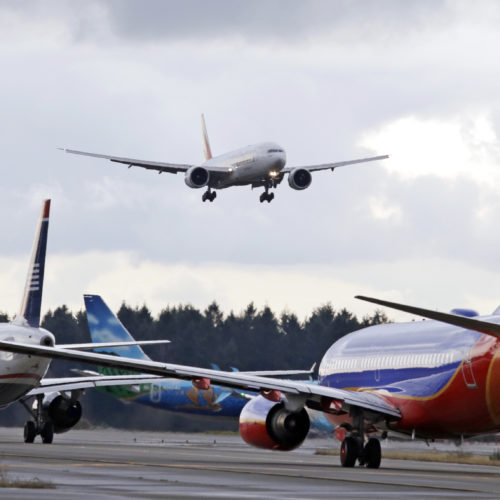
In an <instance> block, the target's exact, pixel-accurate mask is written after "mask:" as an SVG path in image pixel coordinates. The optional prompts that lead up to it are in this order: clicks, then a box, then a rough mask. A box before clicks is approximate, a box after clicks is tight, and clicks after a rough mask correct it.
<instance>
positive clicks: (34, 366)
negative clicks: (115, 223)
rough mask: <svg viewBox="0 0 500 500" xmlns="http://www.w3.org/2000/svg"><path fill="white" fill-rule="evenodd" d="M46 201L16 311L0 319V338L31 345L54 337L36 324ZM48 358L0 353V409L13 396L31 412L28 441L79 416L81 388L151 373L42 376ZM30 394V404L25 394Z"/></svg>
mask: <svg viewBox="0 0 500 500" xmlns="http://www.w3.org/2000/svg"><path fill="white" fill-rule="evenodd" d="M49 212H50V200H46V201H45V202H44V203H43V205H42V212H41V216H40V220H39V222H38V227H37V230H36V235H35V241H34V244H33V250H32V254H31V260H30V265H29V270H28V276H27V279H26V285H25V288H24V294H23V300H22V303H21V308H20V311H19V314H17V315H16V316H15V318H14V319H13V321H12V322H10V323H0V339H1V340H7V341H14V342H21V343H24V344H31V345H43V346H54V345H55V337H54V335H52V333H50V332H49V331H48V330H45V329H44V328H40V309H41V303H42V292H43V278H44V271H45V253H46V247H47V234H48V226H49ZM164 342H168V341H146V342H139V343H138V342H135V341H132V342H131V341H127V342H119V343H116V342H112V343H109V342H107V343H101V344H99V346H101V347H103V346H107V347H113V346H128V345H137V344H144V343H146V344H150V343H155V344H157V343H164ZM68 347H71V349H73V350H76V349H82V350H85V349H94V348H95V347H96V344H95V343H90V344H67V345H59V346H58V348H59V349H61V350H64V349H66V348H68ZM49 363H50V359H49V358H46V357H37V356H35V357H33V356H31V355H24V354H14V355H13V354H11V353H7V352H2V353H0V408H3V407H6V406H8V405H9V404H11V403H13V402H14V401H20V402H21V403H23V404H24V406H25V408H26V409H27V410H28V411H29V412H30V413H31V415H32V416H33V420H30V421H28V422H26V425H25V427H24V439H25V441H27V442H33V440H34V439H35V437H36V436H37V434H40V435H41V437H42V440H43V442H44V443H50V442H52V439H53V435H54V432H55V433H60V432H65V431H67V430H68V429H70V428H71V427H73V426H74V425H75V424H76V423H77V422H78V421H79V419H80V417H81V414H82V407H81V405H80V402H79V401H78V397H79V395H80V394H81V391H82V389H84V388H85V387H96V386H100V385H102V384H106V385H114V384H131V383H137V382H138V381H142V380H151V379H152V378H154V377H151V376H147V375H143V376H139V377H138V376H128V377H117V376H108V377H105V376H98V377H91V378H88V377H70V378H59V379H57V378H54V379H50V378H43V377H44V375H45V373H46V372H47V369H48V367H49ZM32 396H34V397H36V400H35V403H34V405H33V408H29V407H28V405H27V404H26V402H25V399H27V398H30V397H32Z"/></svg>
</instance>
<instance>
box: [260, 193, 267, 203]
mask: <svg viewBox="0 0 500 500" xmlns="http://www.w3.org/2000/svg"><path fill="white" fill-rule="evenodd" d="M266 199H267V193H266V192H264V193H262V194H261V195H260V198H259V200H260V202H261V203H264V201H266Z"/></svg>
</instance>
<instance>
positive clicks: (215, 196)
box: [210, 191, 217, 202]
mask: <svg viewBox="0 0 500 500" xmlns="http://www.w3.org/2000/svg"><path fill="white" fill-rule="evenodd" d="M215 198H217V192H216V191H214V192H213V193H212V195H211V196H210V201H211V202H212V201H214V200H215Z"/></svg>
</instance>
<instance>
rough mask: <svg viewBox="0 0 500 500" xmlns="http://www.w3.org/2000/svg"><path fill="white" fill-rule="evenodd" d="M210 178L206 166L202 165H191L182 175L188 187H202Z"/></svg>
mask: <svg viewBox="0 0 500 500" xmlns="http://www.w3.org/2000/svg"><path fill="white" fill-rule="evenodd" d="M209 179H210V173H209V172H208V170H207V169H206V168H203V167H191V168H190V169H188V170H186V175H185V177H184V182H185V183H186V184H187V185H188V186H189V187H190V188H195V189H198V188H202V187H205V186H206V185H207V184H208V181H209Z"/></svg>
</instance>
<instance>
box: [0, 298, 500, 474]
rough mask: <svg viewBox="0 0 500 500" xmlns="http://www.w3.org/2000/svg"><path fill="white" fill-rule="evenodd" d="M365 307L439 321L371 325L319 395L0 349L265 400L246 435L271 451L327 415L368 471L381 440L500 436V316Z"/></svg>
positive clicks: (183, 369) (48, 351)
mask: <svg viewBox="0 0 500 500" xmlns="http://www.w3.org/2000/svg"><path fill="white" fill-rule="evenodd" d="M358 298H360V299H363V300H369V301H371V302H374V303H376V304H379V305H384V306H388V307H394V308H399V309H400V310H403V311H407V312H412V313H414V314H418V315H421V316H423V317H426V318H429V319H430V320H431V321H422V322H409V323H393V324H384V325H377V326H371V327H368V328H363V329H361V330H358V331H356V332H353V333H350V334H348V335H346V336H344V337H343V338H341V339H340V340H338V341H337V342H335V343H334V344H333V345H332V346H331V347H330V349H329V350H328V351H327V352H326V353H325V355H324V357H323V359H322V361H321V364H320V368H319V384H318V385H317V386H315V385H311V384H307V383H304V382H298V381H292V380H280V379H277V378H265V377H260V376H256V375H251V374H245V373H238V372H236V373H235V372H223V371H217V370H209V369H204V368H197V367H192V366H185V365H175V364H171V363H158V362H154V361H149V360H136V359H130V358H118V357H117V356H110V355H106V354H101V353H87V352H80V351H75V350H69V349H67V350H66V349H60V348H57V347H52V346H44V345H35V344H27V343H24V344H21V343H18V342H12V341H6V340H3V341H1V342H0V349H1V350H4V351H8V352H17V353H22V354H30V355H35V356H39V357H50V358H61V359H72V360H78V361H89V362H92V363H96V362H97V361H98V363H99V364H100V365H102V366H110V367H118V368H122V369H129V370H137V371H140V372H143V373H150V374H155V375H160V376H169V377H175V378H179V379H184V380H191V381H193V383H200V382H203V383H204V384H205V386H206V387H208V386H210V385H211V384H212V383H214V384H220V385H224V386H226V387H233V388H235V389H238V390H240V389H243V390H253V391H256V392H260V395H259V396H258V397H256V398H254V399H252V400H251V401H249V402H248V403H247V404H246V405H245V407H244V408H243V411H242V412H241V414H240V433H241V436H242V437H243V439H244V440H245V441H246V442H247V443H249V444H251V445H253V446H258V447H263V448H268V449H274V450H291V449H294V448H296V447H298V446H300V444H302V442H303V441H304V439H305V437H306V436H307V434H308V432H309V426H310V423H309V417H308V415H307V412H306V407H307V408H313V409H317V410H320V411H323V412H325V413H326V416H327V418H328V419H329V420H330V421H331V422H332V423H333V424H334V425H336V426H337V429H338V430H343V431H344V432H345V433H346V436H345V438H344V439H343V441H342V445H341V453H340V461H341V464H342V465H343V466H344V467H353V466H354V465H355V463H356V462H359V463H360V464H361V465H365V466H366V467H370V468H378V467H379V466H380V461H381V447H380V441H379V440H378V438H377V437H374V436H375V435H377V434H382V435H386V434H387V433H388V432H395V433H403V434H406V435H409V436H412V437H413V438H422V439H431V440H432V439H435V438H451V439H456V440H460V439H463V438H466V437H470V436H475V435H480V434H486V433H495V432H499V431H500V399H499V398H498V397H497V395H498V387H499V386H500V308H499V309H497V310H496V311H495V312H494V314H493V315H491V316H482V317H480V316H474V314H475V313H473V312H471V311H457V312H460V313H461V314H454V313H442V312H436V311H432V310H428V309H423V308H415V307H412V306H405V305H401V304H395V303H392V302H387V301H380V300H378V299H371V298H368V297H362V296H359V297H358ZM263 348H265V346H263Z"/></svg>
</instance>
